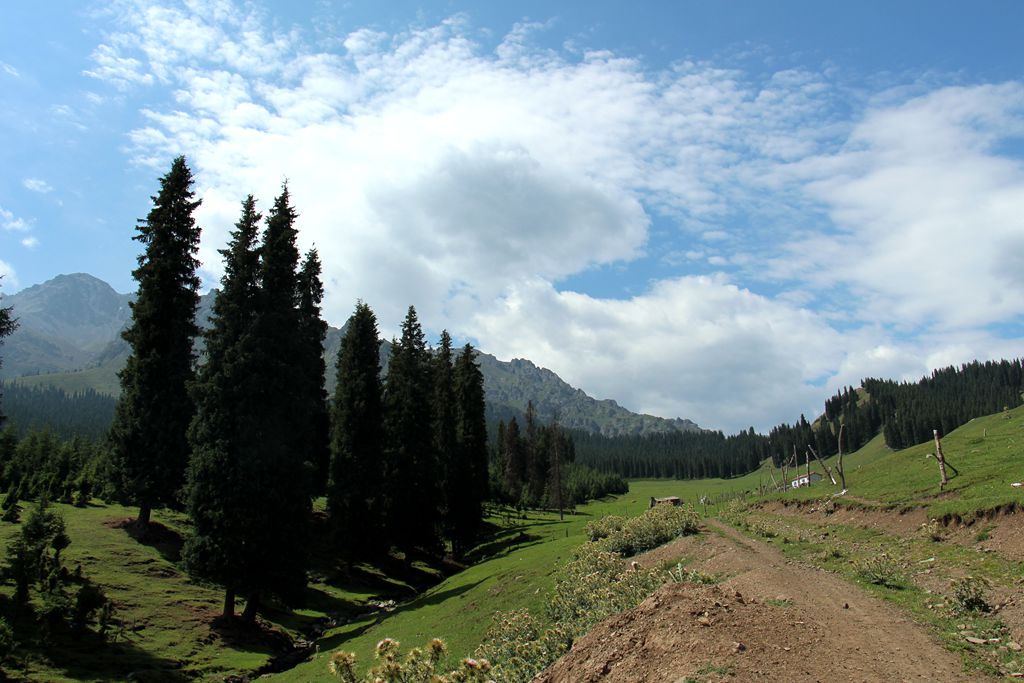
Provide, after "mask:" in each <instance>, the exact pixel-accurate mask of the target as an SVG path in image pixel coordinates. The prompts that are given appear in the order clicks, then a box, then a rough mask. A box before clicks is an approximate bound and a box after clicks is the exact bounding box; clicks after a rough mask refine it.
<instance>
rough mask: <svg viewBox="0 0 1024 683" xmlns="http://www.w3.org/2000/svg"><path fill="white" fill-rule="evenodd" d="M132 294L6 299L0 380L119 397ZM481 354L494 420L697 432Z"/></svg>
mask: <svg viewBox="0 0 1024 683" xmlns="http://www.w3.org/2000/svg"><path fill="white" fill-rule="evenodd" d="M215 292H216V290H211V291H210V292H208V293H207V294H204V295H203V296H202V297H201V299H200V305H199V309H198V311H197V319H198V321H199V323H200V326H204V327H205V326H207V325H208V324H209V315H210V311H211V307H212V302H213V297H214V294H215ZM132 298H133V295H132V294H120V293H118V292H116V291H115V290H114V289H113V288H112V287H111V286H110V285H109V284H107V283H106V282H104V281H103V280H100V279H99V278H96V277H94V276H92V275H89V274H88V273H72V274H68V275H58V276H57V277H55V278H52V279H51V280H48V281H46V282H43V283H40V284H37V285H33V286H31V287H28V288H26V289H23V290H21V291H19V292H17V293H15V294H11V295H7V296H5V297H3V299H2V300H0V302H2V305H4V306H13V307H14V315H15V317H16V318H18V320H19V329H18V330H16V331H15V332H14V334H12V335H11V336H10V337H9V338H8V339H7V340H5V344H4V346H3V349H2V351H0V353H2V358H3V365H2V367H0V377H2V378H4V379H6V380H8V381H10V380H16V381H18V382H19V383H23V384H27V385H40V386H47V385H50V386H58V387H60V388H64V389H66V390H69V391H82V390H85V389H90V388H91V389H95V390H96V391H99V392H101V393H108V394H115V393H116V391H117V387H118V385H117V376H116V373H117V371H118V370H119V369H120V368H121V367H122V366H123V364H124V362H125V359H126V358H127V354H128V346H127V343H126V342H124V340H122V339H121V337H120V331H121V329H123V327H124V326H125V325H126V324H127V323H128V322H129V321H130V319H131V309H130V307H129V302H130V301H131V300H132ZM343 330H344V328H343V327H342V328H340V329H339V328H337V327H333V326H331V327H329V328H328V333H327V338H326V339H325V342H324V353H325V356H326V359H327V368H328V373H327V384H328V391H329V392H330V393H332V394H333V388H334V376H333V375H334V373H333V372H332V369H333V368H334V358H335V357H336V355H337V352H338V348H339V347H340V345H341V337H342V335H343ZM478 351H479V355H478V358H477V360H478V362H479V363H480V367H481V370H482V372H483V375H484V391H485V395H486V399H487V404H488V413H489V417H490V418H491V419H493V420H497V419H505V420H507V419H510V418H511V417H514V416H518V417H520V418H521V416H522V415H523V414H524V413H525V411H526V407H527V402H529V401H532V402H533V403H534V408H535V410H536V413H537V416H538V418H539V419H540V420H541V421H543V422H550V421H551V420H554V419H557V420H558V421H559V422H560V423H561V424H562V425H563V426H565V427H567V428H569V429H579V430H583V431H588V432H592V433H600V434H604V435H607V436H614V435H618V434H650V433H660V432H670V431H696V430H700V427H699V426H697V424H696V423H694V422H692V421H691V420H687V419H684V418H674V419H669V418H662V417H657V416H654V415H644V414H639V413H634V412H632V411H630V410H628V409H626V408H623V407H622V406H620V405H619V404H618V403H617V402H616V401H614V400H612V399H596V398H593V397H591V396H589V395H587V393H586V392H584V391H583V390H582V389H578V388H575V387H572V386H571V385H569V384H568V383H567V382H565V381H564V380H563V379H562V378H561V377H559V376H558V375H557V374H556V373H555V372H554V371H552V370H549V369H547V368H543V367H540V366H538V365H536V364H535V363H533V362H532V361H530V360H528V359H525V358H514V359H512V360H510V361H502V360H499V359H498V358H497V357H495V356H493V355H491V354H488V353H486V352H484V351H480V350H478ZM389 354H390V343H389V342H387V341H386V340H385V341H382V344H381V361H382V366H385V367H386V364H387V359H388V356H389Z"/></svg>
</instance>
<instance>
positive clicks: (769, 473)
mask: <svg viewBox="0 0 1024 683" xmlns="http://www.w3.org/2000/svg"><path fill="white" fill-rule="evenodd" d="M768 476H769V477H771V478H772V490H773V491H778V490H779V484H778V482H777V481H775V475H774V474H772V470H771V468H768ZM783 479H785V477H783Z"/></svg>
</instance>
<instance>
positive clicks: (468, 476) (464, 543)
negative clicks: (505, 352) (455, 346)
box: [448, 344, 488, 556]
mask: <svg viewBox="0 0 1024 683" xmlns="http://www.w3.org/2000/svg"><path fill="white" fill-rule="evenodd" d="M453 375H454V377H453V381H454V387H455V391H454V394H455V396H454V398H455V441H456V445H455V455H456V457H455V463H454V466H453V467H451V468H449V498H448V518H449V519H448V528H449V533H450V534H451V540H452V551H453V553H454V554H455V555H456V556H461V555H463V554H465V552H466V551H468V550H469V549H471V548H472V547H473V545H474V543H475V541H476V537H477V534H478V533H479V531H480V522H481V521H482V519H483V502H484V500H486V499H487V495H488V491H487V482H488V472H487V417H486V405H485V402H484V376H483V373H482V372H481V371H480V366H479V365H478V364H477V362H476V352H475V351H474V349H473V347H472V346H471V345H469V344H466V345H465V346H464V347H463V348H462V353H460V354H459V356H458V358H457V359H456V360H455V368H454V373H453Z"/></svg>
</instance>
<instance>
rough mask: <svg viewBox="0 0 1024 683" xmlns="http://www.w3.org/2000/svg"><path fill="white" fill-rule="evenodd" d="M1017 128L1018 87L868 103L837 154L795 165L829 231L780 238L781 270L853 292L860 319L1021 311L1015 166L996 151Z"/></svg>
mask: <svg viewBox="0 0 1024 683" xmlns="http://www.w3.org/2000/svg"><path fill="white" fill-rule="evenodd" d="M1022 136H1024V85H1022V84H1019V83H1007V84H1003V85H994V86H993V85H987V86H978V87H973V88H963V87H950V88H944V89H941V90H938V91H936V92H932V93H929V94H927V95H924V96H921V97H918V98H915V99H912V100H910V101H908V102H905V103H902V104H898V105H896V106H887V107H880V108H875V109H872V110H870V111H869V112H868V113H867V115H866V116H865V117H864V119H863V120H862V121H861V122H860V123H858V124H857V125H856V126H855V128H854V129H853V131H852V133H851V135H850V137H849V139H848V141H847V142H846V144H845V145H844V148H843V149H842V150H840V151H839V152H838V153H836V154H833V155H827V156H814V157H810V158H808V159H805V160H803V161H802V162H801V165H802V168H801V169H799V170H798V171H797V172H798V173H803V174H804V176H803V178H804V179H805V180H806V185H805V189H806V192H807V193H808V194H809V195H810V196H812V197H814V198H816V199H818V200H820V201H821V202H822V203H823V205H824V206H825V207H826V209H827V211H828V212H829V215H830V216H831V218H832V222H833V224H834V226H835V228H836V231H835V232H833V233H828V234H816V235H814V236H812V237H810V238H809V239H806V240H801V241H798V242H794V243H792V244H790V245H789V246H790V251H791V254H790V257H789V258H788V259H787V260H786V261H785V262H784V263H785V267H789V268H791V267H793V266H794V265H795V266H796V267H797V268H798V269H800V270H801V271H802V272H804V273H805V275H806V277H808V278H809V279H810V280H812V281H814V282H817V283H819V284H821V285H822V286H825V287H832V286H835V285H844V286H847V287H850V288H851V289H852V290H853V291H855V292H857V293H859V295H860V298H861V301H860V305H859V306H857V308H856V309H855V310H854V311H852V312H853V314H854V315H856V316H857V317H860V318H862V319H864V320H875V321H883V322H887V323H891V324H893V325H901V326H920V325H927V326H929V327H934V328H938V329H940V330H943V331H947V330H949V329H957V328H962V327H967V326H976V325H984V324H988V323H993V322H998V321H1002V320H1006V319H1012V318H1014V317H1015V316H1020V315H1021V314H1024V279H1022V277H1021V275H1020V273H1021V269H1020V268H1019V267H1018V266H1019V265H1020V264H1021V262H1022V259H1024V240H1022V239H1021V235H1022V234H1024V164H1022V163H1021V160H1020V159H1019V158H1013V157H1008V156H1006V155H1004V154H1001V153H1000V151H999V144H1000V143H1002V142H1003V141H1005V140H1008V139H1013V138H1017V139H1019V138H1020V137H1022ZM776 265H782V264H781V263H777V264H776Z"/></svg>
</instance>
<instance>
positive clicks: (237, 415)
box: [183, 195, 264, 618]
mask: <svg viewBox="0 0 1024 683" xmlns="http://www.w3.org/2000/svg"><path fill="white" fill-rule="evenodd" d="M261 219H262V216H261V215H260V214H259V212H257V211H256V202H255V200H254V199H253V198H252V195H249V197H247V198H246V200H245V201H244V202H243V203H242V217H241V219H240V220H239V221H238V223H236V224H235V230H234V231H233V232H232V233H231V242H230V244H229V245H228V248H227V249H222V250H221V251H220V253H221V255H222V256H223V257H224V277H223V278H222V279H221V289H220V291H219V292H218V293H217V295H216V298H215V299H214V303H213V315H212V317H211V323H212V325H211V327H210V329H209V330H208V331H207V332H206V333H205V334H204V337H205V339H206V356H207V361H206V364H205V365H204V366H203V367H201V368H200V370H199V372H198V377H197V380H196V383H195V385H194V391H193V395H194V397H195V401H196V415H195V418H194V419H193V420H192V425H191V427H190V429H189V441H190V443H191V446H192V458H191V460H190V462H189V473H188V487H187V505H188V512H189V516H190V517H191V519H192V534H191V536H190V537H189V538H188V540H187V541H186V543H185V548H184V552H183V555H184V559H185V564H186V567H187V568H188V571H189V573H190V574H191V575H193V576H195V577H198V578H202V579H206V580H212V581H216V582H218V583H221V584H222V585H223V586H224V616H225V617H227V618H231V617H233V616H234V613H235V595H236V593H238V592H246V593H248V592H250V591H251V590H252V588H253V587H254V585H253V581H252V580H251V579H250V578H249V576H248V574H249V569H250V568H251V567H255V566H258V565H259V563H261V562H262V561H263V554H264V550H263V549H262V548H261V545H260V533H261V531H260V529H259V528H257V527H256V526H255V525H254V524H253V522H252V520H253V518H254V515H255V511H254V509H253V508H254V507H260V506H262V505H263V501H262V500H260V499H258V498H255V497H253V496H252V495H250V494H249V491H248V489H249V486H250V484H251V482H252V481H253V480H254V477H255V476H256V475H257V474H258V473H259V471H258V470H256V471H252V468H251V465H252V464H253V462H252V461H251V459H250V457H249V456H250V454H251V453H253V452H255V451H256V450H257V449H258V448H259V444H258V443H257V442H256V441H255V440H254V438H253V436H254V435H255V434H257V433H258V431H259V425H257V424H255V423H254V419H255V416H256V414H257V410H256V406H254V405H253V398H254V397H255V396H256V394H257V393H258V391H259V386H258V385H257V383H258V382H259V381H260V370H261V368H260V367H259V366H258V365H257V363H256V353H255V349H254V348H253V342H254V337H253V335H252V326H253V322H254V320H255V316H256V306H257V303H258V299H257V297H258V296H259V267H260V264H259V250H258V246H257V239H258V234H259V224H260V220H261Z"/></svg>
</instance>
